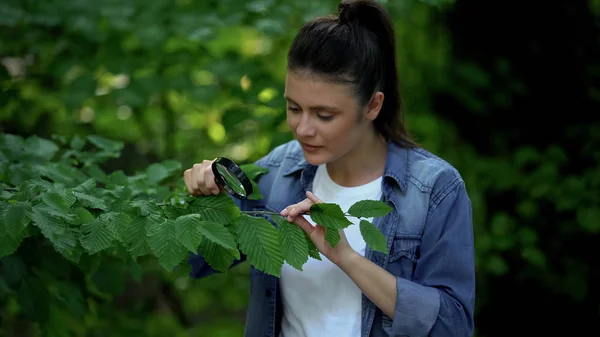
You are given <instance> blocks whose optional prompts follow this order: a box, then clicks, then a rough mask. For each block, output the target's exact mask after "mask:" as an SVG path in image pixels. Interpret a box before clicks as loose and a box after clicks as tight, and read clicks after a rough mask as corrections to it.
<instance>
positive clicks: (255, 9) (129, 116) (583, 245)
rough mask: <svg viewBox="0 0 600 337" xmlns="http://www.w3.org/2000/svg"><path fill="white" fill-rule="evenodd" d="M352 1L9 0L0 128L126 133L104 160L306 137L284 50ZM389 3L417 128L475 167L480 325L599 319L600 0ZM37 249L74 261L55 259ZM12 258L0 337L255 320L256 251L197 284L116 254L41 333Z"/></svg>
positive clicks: (121, 163)
mask: <svg viewBox="0 0 600 337" xmlns="http://www.w3.org/2000/svg"><path fill="white" fill-rule="evenodd" d="M337 3H338V2H337V1H332V0H327V1H300V0H285V1H284V0H255V1H240V0H221V1H194V0H176V1H167V0H154V1H140V0H131V1H116V0H101V1H97V2H90V1H85V0H56V1H52V2H46V1H39V0H26V1H23V0H5V1H3V2H2V3H0V28H1V29H0V60H1V63H2V65H3V66H2V67H0V84H1V85H2V91H1V92H0V102H1V104H0V121H1V123H2V124H1V125H2V131H3V132H5V133H14V134H20V135H23V136H29V135H38V136H40V137H50V136H51V135H52V134H60V135H62V136H67V137H70V136H73V135H80V136H82V137H85V136H86V135H90V134H98V135H102V136H104V137H107V138H112V139H117V140H121V141H124V142H125V144H126V145H125V148H124V149H123V155H122V156H120V157H118V158H112V159H111V160H110V161H109V162H107V163H106V164H105V165H104V166H103V168H104V170H105V171H106V172H112V171H116V170H123V171H124V172H125V173H126V174H131V175H133V174H135V173H136V172H140V171H144V170H146V168H147V167H148V166H149V165H150V164H152V163H155V162H160V161H163V160H168V159H174V160H177V161H180V162H181V163H182V164H183V166H184V167H187V166H190V165H192V164H193V163H195V162H199V161H201V160H203V159H212V158H214V157H216V156H218V155H226V156H228V157H231V158H233V159H234V160H236V161H238V162H240V163H248V162H251V161H253V160H255V159H257V158H259V157H260V156H262V155H264V154H265V153H267V152H268V151H269V150H270V149H271V148H272V147H274V146H276V145H278V144H281V143H283V142H285V141H288V140H290V139H291V137H292V136H291V134H290V133H289V131H288V130H287V128H286V124H285V111H284V101H283V98H282V93H283V81H284V78H285V71H286V67H285V65H286V62H285V55H286V52H287V49H288V46H289V44H290V42H291V40H292V38H293V37H294V35H295V33H296V32H297V30H298V28H299V27H300V25H301V24H302V23H303V22H305V21H307V20H309V19H312V18H313V17H315V16H317V15H325V14H329V13H332V12H334V11H335V8H336V6H337ZM382 3H384V4H385V5H386V7H387V8H388V9H389V11H390V13H391V14H392V16H393V17H394V20H395V25H396V30H397V39H398V43H399V45H398V63H399V66H400V72H401V81H402V87H403V95H404V98H405V101H406V108H407V113H408V115H407V123H408V127H409V129H410V130H412V132H413V133H414V134H415V135H416V136H417V139H418V140H419V141H420V142H421V143H422V144H423V145H424V146H425V147H426V148H427V149H428V150H430V151H432V152H434V153H437V154H439V155H441V156H442V157H444V158H445V159H447V160H448V161H450V162H451V163H452V164H454V165H455V166H456V167H457V168H458V169H459V170H460V171H461V173H462V174H463V176H464V178H465V180H466V182H467V188H468V190H469V193H470V196H471V199H472V201H473V206H474V225H475V233H476V247H477V260H476V263H477V281H478V284H477V287H478V288H477V296H478V297H477V316H476V325H477V331H476V334H477V336H495V335H504V334H506V333H507V332H510V333H511V334H514V331H515V329H516V327H515V326H516V325H517V324H520V323H523V324H525V325H526V328H523V329H520V330H518V331H521V332H523V334H525V333H526V332H536V333H541V331H553V332H559V331H561V330H562V329H564V331H568V332H570V333H574V331H576V330H577V329H584V328H595V329H597V327H596V326H594V325H593V324H592V323H591V322H593V321H594V320H597V319H598V318H599V316H600V307H598V303H600V294H599V293H598V290H597V289H595V288H594V287H593V286H592V285H593V284H599V281H600V277H599V275H598V270H599V269H600V268H599V267H600V266H598V262H597V259H594V258H593V256H594V253H590V252H588V250H589V251H591V252H593V248H595V246H594V243H595V242H597V240H598V236H599V235H598V233H599V232H600V192H599V190H600V170H599V168H600V151H599V150H598V149H599V146H598V145H599V143H600V125H599V122H598V117H597V115H598V111H600V104H599V102H600V89H598V83H600V71H599V69H600V64H599V60H600V52H599V48H598V42H597V36H598V26H597V24H596V23H595V22H597V19H596V21H594V20H595V18H597V17H598V11H599V10H600V3H599V2H598V1H593V0H592V1H587V2H586V1H573V2H565V3H564V4H560V5H557V6H554V7H550V6H549V5H548V7H544V6H541V7H537V6H535V5H533V4H523V3H521V2H516V1H508V2H507V1H503V2H496V1H490V2H485V4H482V2H477V1H460V2H457V3H453V2H451V1H443V0H439V1H438V0H427V1H417V0H414V1H382ZM542 7H543V9H544V10H542ZM497 17H500V18H499V19H498V18H497ZM556 22H561V23H562V24H561V25H560V27H558V26H557V24H556ZM539 27H542V28H539ZM557 46H558V47H557ZM561 46H562V47H563V48H561ZM558 65H560V66H558ZM565 112H566V113H565ZM554 114H559V116H560V117H556V118H554V117H550V116H552V115H554ZM23 249H26V247H25V248H23ZM36 258H38V259H41V260H42V261H44V263H46V264H49V265H53V266H55V267H54V268H55V269H56V270H57V273H59V272H60V271H64V270H65V268H68V266H65V265H64V264H65V263H66V262H65V261H64V260H62V259H61V258H59V257H56V256H54V255H52V254H49V255H43V256H39V257H36ZM10 262H11V261H10V260H7V259H6V258H5V259H3V260H2V263H1V264H0V268H2V269H1V275H2V278H1V280H2V282H0V317H1V321H0V334H2V335H6V336H30V335H31V336H33V335H39V334H40V333H44V334H46V335H49V336H50V335H52V336H54V335H57V336H60V335H61V334H60V332H61V331H63V330H62V329H64V326H69V327H70V330H71V331H72V332H73V333H74V335H77V336H105V335H107V336H121V335H123V336H125V335H139V336H164V335H172V336H217V337H218V336H239V335H241V333H242V331H243V322H244V317H245V307H246V304H247V300H248V286H249V285H248V282H247V280H248V266H247V265H243V266H240V267H237V268H235V269H233V270H232V271H231V272H230V273H228V274H222V275H215V276H212V277H210V278H207V279H203V280H191V279H189V278H188V277H187V270H178V271H177V272H173V273H166V272H164V270H162V269H161V267H160V265H159V264H158V263H157V261H155V260H152V259H148V260H144V261H142V265H141V268H140V269H139V270H138V269H136V270H135V272H134V273H131V272H130V270H128V269H127V268H125V267H123V266H120V267H119V265H117V267H115V265H114V264H110V263H102V264H100V265H99V271H100V272H98V273H97V274H96V277H95V278H94V279H93V280H79V281H80V282H93V283H94V284H95V285H96V286H97V287H99V288H100V289H102V292H101V295H97V296H100V298H95V297H91V298H85V299H77V300H75V301H74V302H69V303H71V304H72V305H73V306H74V308H75V309H76V310H77V308H80V307H81V306H85V304H87V305H88V306H89V310H88V311H86V312H85V313H83V309H81V310H82V316H80V317H73V316H70V315H68V314H67V313H66V312H65V311H61V310H56V311H52V315H53V316H52V322H55V324H56V327H54V329H51V328H49V327H46V328H45V329H40V327H39V326H37V325H35V324H31V323H30V317H29V315H28V314H30V313H31V310H28V309H31V308H35V303H36V301H38V300H39V298H40V297H39V296H38V294H35V293H31V296H29V297H28V299H29V300H28V301H29V302H27V303H28V305H26V306H25V307H23V305H22V303H21V305H20V304H19V303H18V302H17V301H16V300H15V298H14V297H12V296H7V291H6V289H7V288H6V283H7V282H8V281H7V278H10V277H11V272H13V273H14V270H13V271H11V269H9V268H8V267H7V266H12V264H10ZM132 275H137V277H134V276H132ZM43 286H44V285H43V284H42V287H43ZM33 288H36V287H35V286H32V289H33ZM73 306H72V308H73ZM78 306H79V307H78ZM532 313H538V314H539V315H540V317H541V318H539V319H537V318H534V317H533V316H534V315H532ZM565 315H566V317H565ZM507 318H508V320H506V319H507ZM548 322H553V323H554V325H550V324H548ZM561 322H564V323H561ZM573 327H575V328H573ZM569 329H570V330H569ZM573 329H575V330H573Z"/></svg>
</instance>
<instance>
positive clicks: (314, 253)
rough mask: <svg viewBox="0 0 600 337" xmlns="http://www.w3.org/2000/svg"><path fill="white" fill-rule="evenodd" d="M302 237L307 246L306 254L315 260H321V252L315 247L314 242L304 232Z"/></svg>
mask: <svg viewBox="0 0 600 337" xmlns="http://www.w3.org/2000/svg"><path fill="white" fill-rule="evenodd" d="M304 239H305V241H306V245H307V246H308V256H310V257H312V258H313V259H315V260H319V261H322V260H323V259H322V258H321V252H319V250H318V249H317V246H315V244H314V242H312V240H311V239H310V238H309V237H308V235H307V234H306V233H304Z"/></svg>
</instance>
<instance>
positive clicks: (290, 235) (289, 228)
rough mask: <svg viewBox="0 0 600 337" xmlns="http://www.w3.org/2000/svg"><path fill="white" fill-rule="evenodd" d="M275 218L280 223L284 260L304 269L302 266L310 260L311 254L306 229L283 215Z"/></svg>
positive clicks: (280, 240)
mask: <svg viewBox="0 0 600 337" xmlns="http://www.w3.org/2000/svg"><path fill="white" fill-rule="evenodd" d="M273 219H274V220H275V222H277V225H278V233H279V243H280V246H281V253H282V254H283V258H284V260H285V261H286V262H287V263H288V264H289V265H290V266H292V267H294V268H296V269H298V270H300V271H302V266H303V265H304V264H305V263H306V262H307V261H308V256H309V255H308V243H307V242H306V239H305V236H306V235H305V233H304V231H303V230H302V229H301V228H300V227H298V225H296V224H293V223H289V222H288V221H287V220H285V218H283V217H282V216H274V217H273Z"/></svg>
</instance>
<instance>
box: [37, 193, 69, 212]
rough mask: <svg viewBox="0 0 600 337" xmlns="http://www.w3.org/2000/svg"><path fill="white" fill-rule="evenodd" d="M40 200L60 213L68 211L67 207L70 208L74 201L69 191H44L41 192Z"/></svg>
mask: <svg viewBox="0 0 600 337" xmlns="http://www.w3.org/2000/svg"><path fill="white" fill-rule="evenodd" d="M42 200H43V201H44V202H45V203H46V204H47V205H48V206H51V207H53V208H54V209H56V210H58V211H60V212H62V213H68V212H69V208H71V205H73V204H74V203H75V201H76V199H75V196H74V195H73V194H72V193H71V192H69V193H65V194H59V193H56V192H46V193H43V194H42Z"/></svg>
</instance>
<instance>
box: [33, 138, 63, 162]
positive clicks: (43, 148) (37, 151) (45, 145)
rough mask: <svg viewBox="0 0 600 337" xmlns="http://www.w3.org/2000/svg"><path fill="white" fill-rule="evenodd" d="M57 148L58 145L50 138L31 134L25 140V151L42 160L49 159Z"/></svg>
mask: <svg viewBox="0 0 600 337" xmlns="http://www.w3.org/2000/svg"><path fill="white" fill-rule="evenodd" d="M58 149H59V148H58V146H57V145H56V144H55V143H54V142H52V141H51V140H48V139H44V138H40V137H38V136H31V137H29V138H27V140H26V141H25V151H26V152H27V153H28V154H30V155H33V156H35V157H37V158H40V159H42V160H50V159H51V158H52V157H54V155H55V154H56V152H58Z"/></svg>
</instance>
